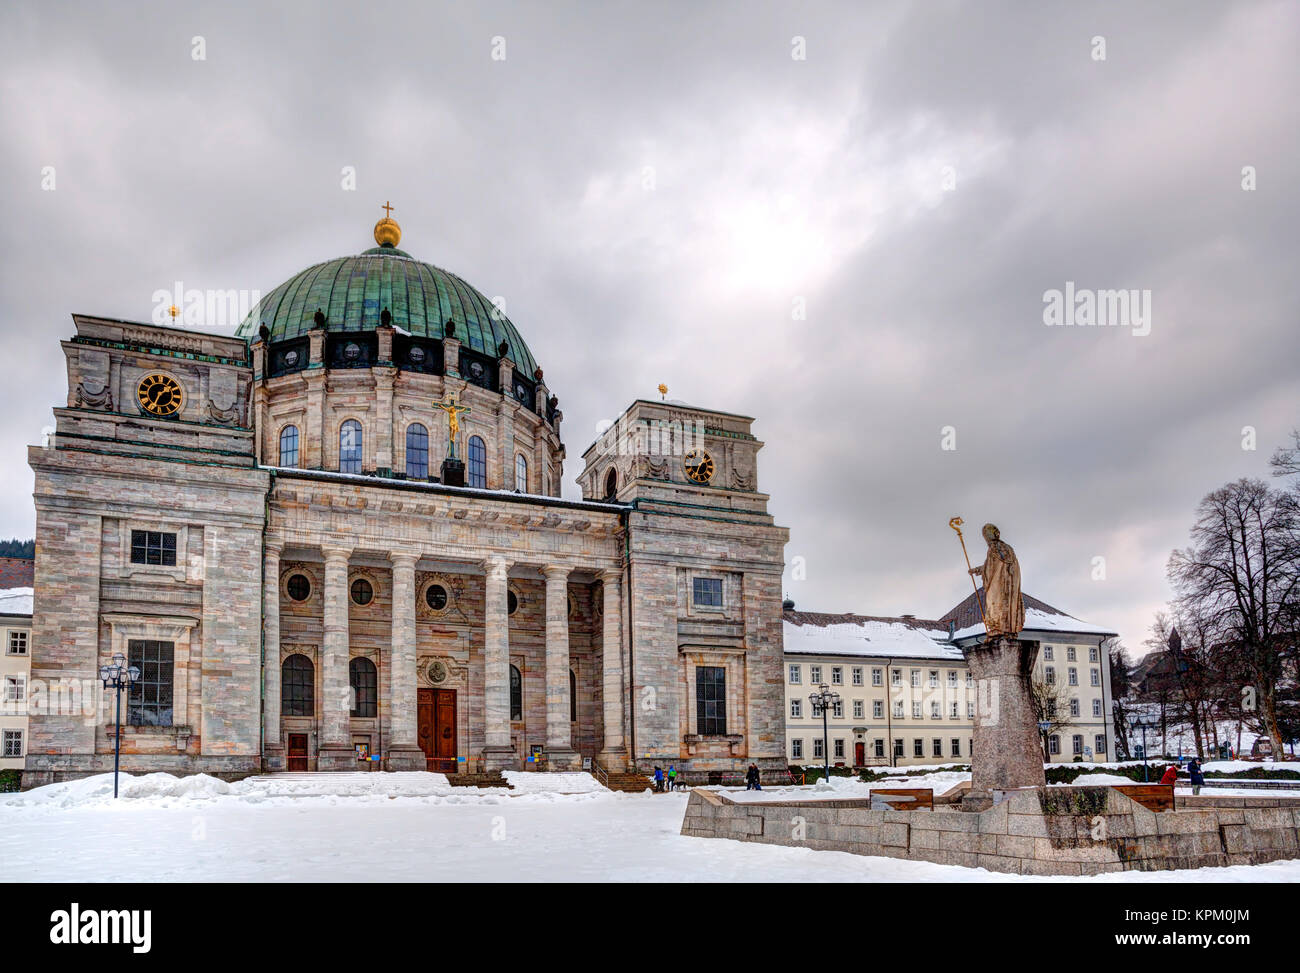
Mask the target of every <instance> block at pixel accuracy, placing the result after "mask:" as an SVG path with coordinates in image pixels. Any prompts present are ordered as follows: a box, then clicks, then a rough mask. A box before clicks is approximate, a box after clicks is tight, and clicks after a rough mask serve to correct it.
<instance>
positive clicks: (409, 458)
mask: <svg viewBox="0 0 1300 973" xmlns="http://www.w3.org/2000/svg"><path fill="white" fill-rule="evenodd" d="M406 478H407V479H408V480H427V479H428V478H429V430H427V429H425V428H424V426H422V425H420V423H418V422H413V423H411V424H410V425H409V426H407V427H406Z"/></svg>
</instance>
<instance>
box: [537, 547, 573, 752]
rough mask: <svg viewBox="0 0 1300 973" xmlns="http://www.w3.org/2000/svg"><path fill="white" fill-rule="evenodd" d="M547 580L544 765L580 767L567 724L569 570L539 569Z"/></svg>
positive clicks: (552, 567)
mask: <svg viewBox="0 0 1300 973" xmlns="http://www.w3.org/2000/svg"><path fill="white" fill-rule="evenodd" d="M542 574H543V575H545V577H546V762H547V765H548V766H549V767H550V769H552V770H577V769H578V768H579V767H580V766H581V760H580V759H579V758H578V753H577V751H576V750H574V749H573V742H572V736H573V733H572V726H571V725H570V721H569V714H570V712H571V710H570V708H569V706H570V703H569V569H568V568H567V567H563V566H561V565H558V564H548V565H546V567H544V568H542Z"/></svg>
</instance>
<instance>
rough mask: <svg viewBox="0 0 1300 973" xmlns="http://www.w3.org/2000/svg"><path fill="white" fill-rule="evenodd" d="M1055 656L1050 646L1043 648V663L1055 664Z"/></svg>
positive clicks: (1054, 651)
mask: <svg viewBox="0 0 1300 973" xmlns="http://www.w3.org/2000/svg"><path fill="white" fill-rule="evenodd" d="M1055 656H1056V650H1054V649H1053V648H1052V647H1051V646H1050V645H1044V646H1043V661H1044V662H1055V661H1056V659H1055Z"/></svg>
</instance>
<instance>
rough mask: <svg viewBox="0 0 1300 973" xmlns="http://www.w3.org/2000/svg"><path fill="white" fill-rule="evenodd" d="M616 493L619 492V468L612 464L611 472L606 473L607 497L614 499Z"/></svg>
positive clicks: (607, 498)
mask: <svg viewBox="0 0 1300 973" xmlns="http://www.w3.org/2000/svg"><path fill="white" fill-rule="evenodd" d="M616 493H618V470H616V469H614V468H613V467H612V466H611V467H610V469H609V472H608V473H606V474H605V499H606V500H613V499H614V494H616Z"/></svg>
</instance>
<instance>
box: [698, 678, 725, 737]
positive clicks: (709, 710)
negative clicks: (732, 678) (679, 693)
mask: <svg viewBox="0 0 1300 973" xmlns="http://www.w3.org/2000/svg"><path fill="white" fill-rule="evenodd" d="M695 722H696V724H697V725H696V732H697V733H699V734H700V735H701V736H706V737H712V736H726V734H727V670H726V669H724V668H722V666H697V667H696V669H695Z"/></svg>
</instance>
